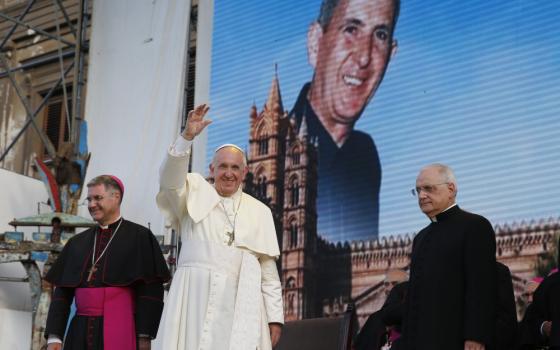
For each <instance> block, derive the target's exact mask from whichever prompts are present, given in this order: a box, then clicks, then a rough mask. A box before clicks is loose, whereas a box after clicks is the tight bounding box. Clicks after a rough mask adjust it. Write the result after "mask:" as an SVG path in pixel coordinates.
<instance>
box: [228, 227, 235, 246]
mask: <svg viewBox="0 0 560 350" xmlns="http://www.w3.org/2000/svg"><path fill="white" fill-rule="evenodd" d="M226 236H228V238H229V239H228V242H227V245H232V244H233V241H234V240H235V231H233V230H232V231H231V232H226Z"/></svg>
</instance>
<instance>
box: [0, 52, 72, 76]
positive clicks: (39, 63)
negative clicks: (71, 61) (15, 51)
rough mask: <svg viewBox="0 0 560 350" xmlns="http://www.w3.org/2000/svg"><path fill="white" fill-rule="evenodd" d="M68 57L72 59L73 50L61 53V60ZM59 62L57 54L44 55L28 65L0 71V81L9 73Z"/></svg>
mask: <svg viewBox="0 0 560 350" xmlns="http://www.w3.org/2000/svg"><path fill="white" fill-rule="evenodd" d="M69 57H74V50H73V49H72V50H66V51H63V52H62V58H69ZM57 60H59V54H58V53H57V54H55V55H46V56H45V57H40V58H38V59H36V60H33V61H30V62H28V63H25V64H22V65H19V66H17V67H14V68H10V69H9V70H4V71H0V79H2V78H5V77H7V76H8V74H10V73H15V72H18V71H20V70H26V69H30V68H35V67H39V66H42V65H46V64H49V63H52V62H53V61H57Z"/></svg>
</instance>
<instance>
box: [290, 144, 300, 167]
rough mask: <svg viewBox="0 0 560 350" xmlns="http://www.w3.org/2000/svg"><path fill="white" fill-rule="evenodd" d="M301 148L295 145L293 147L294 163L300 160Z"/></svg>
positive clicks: (296, 163)
mask: <svg viewBox="0 0 560 350" xmlns="http://www.w3.org/2000/svg"><path fill="white" fill-rule="evenodd" d="M299 153H300V152H299V148H298V147H294V149H292V165H298V164H299V161H300V159H299V158H300V157H299V156H300V154H299Z"/></svg>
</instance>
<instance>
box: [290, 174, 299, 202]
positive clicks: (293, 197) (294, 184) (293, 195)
mask: <svg viewBox="0 0 560 350" xmlns="http://www.w3.org/2000/svg"><path fill="white" fill-rule="evenodd" d="M288 189H289V191H290V205H291V206H292V207H295V206H296V205H298V203H299V180H298V178H297V177H294V178H293V179H292V180H291V181H290V187H288Z"/></svg>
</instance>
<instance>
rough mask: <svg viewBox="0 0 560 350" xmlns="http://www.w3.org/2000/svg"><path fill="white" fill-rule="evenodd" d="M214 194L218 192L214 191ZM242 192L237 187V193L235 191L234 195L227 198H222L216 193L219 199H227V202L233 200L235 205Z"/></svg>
mask: <svg viewBox="0 0 560 350" xmlns="http://www.w3.org/2000/svg"><path fill="white" fill-rule="evenodd" d="M216 192H218V191H216ZM242 192H243V189H242V188H241V186H239V188H238V189H237V191H235V193H234V194H232V195H231V196H229V197H225V196H222V195H221V194H219V193H218V196H220V198H221V199H222V200H228V199H229V200H233V201H234V202H235V203H237V201H238V200H239V198H240V197H241V193H242Z"/></svg>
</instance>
